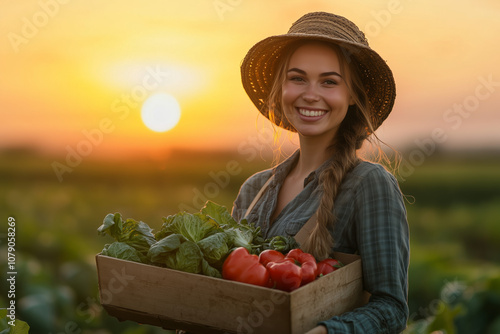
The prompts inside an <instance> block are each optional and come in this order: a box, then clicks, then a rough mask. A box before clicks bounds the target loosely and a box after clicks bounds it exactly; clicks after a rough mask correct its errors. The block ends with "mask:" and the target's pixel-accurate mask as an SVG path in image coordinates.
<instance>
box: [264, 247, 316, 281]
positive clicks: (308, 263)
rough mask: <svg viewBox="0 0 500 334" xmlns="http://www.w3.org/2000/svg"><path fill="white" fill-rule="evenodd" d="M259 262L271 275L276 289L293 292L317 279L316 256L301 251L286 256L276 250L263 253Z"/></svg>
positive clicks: (294, 251) (291, 252)
mask: <svg viewBox="0 0 500 334" xmlns="http://www.w3.org/2000/svg"><path fill="white" fill-rule="evenodd" d="M259 260H260V262H261V263H262V264H264V265H265V266H266V268H267V270H268V271H269V274H270V275H271V280H272V281H273V282H274V284H275V287H276V288H277V289H280V290H284V291H293V290H295V289H298V288H299V287H301V286H302V285H305V284H307V283H310V282H312V281H314V280H315V279H316V276H317V265H316V259H315V258H314V256H312V255H311V254H308V253H304V252H303V251H302V250H301V249H298V248H297V249H292V250H291V251H290V252H288V254H287V255H286V256H284V255H283V254H281V253H280V252H277V251H274V250H266V251H264V252H262V253H261V255H260V256H259Z"/></svg>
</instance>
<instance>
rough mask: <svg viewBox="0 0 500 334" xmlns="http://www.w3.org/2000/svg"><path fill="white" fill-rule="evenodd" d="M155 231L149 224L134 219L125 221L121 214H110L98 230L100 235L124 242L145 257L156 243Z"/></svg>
mask: <svg viewBox="0 0 500 334" xmlns="http://www.w3.org/2000/svg"><path fill="white" fill-rule="evenodd" d="M152 231H153V230H152V229H151V228H150V227H149V226H148V224H146V223H144V222H142V221H135V220H133V219H130V218H129V219H126V220H123V218H122V216H121V214H119V213H115V214H112V213H110V214H108V215H107V216H106V217H105V218H104V221H103V223H102V225H101V226H100V227H99V228H98V229H97V233H98V234H99V235H110V236H111V237H113V238H114V239H115V240H116V241H118V242H124V243H126V244H127V245H129V246H131V247H133V248H135V249H136V250H137V251H139V252H140V253H141V254H143V255H144V256H145V255H146V254H147V253H148V251H149V248H150V247H151V245H153V244H154V243H155V242H156V239H155V236H154V234H153V232H152Z"/></svg>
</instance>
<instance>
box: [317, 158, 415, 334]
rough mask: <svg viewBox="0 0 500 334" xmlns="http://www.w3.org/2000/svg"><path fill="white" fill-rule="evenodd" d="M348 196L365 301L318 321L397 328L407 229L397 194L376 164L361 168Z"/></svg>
mask: <svg viewBox="0 0 500 334" xmlns="http://www.w3.org/2000/svg"><path fill="white" fill-rule="evenodd" d="M355 192H356V195H355V198H354V205H355V210H354V212H355V213H354V216H353V221H352V223H353V224H355V229H356V241H357V245H358V252H359V255H360V256H361V260H362V266H363V283H364V288H365V290H366V291H368V292H369V293H371V297H370V300H369V302H368V303H367V304H366V305H365V306H362V307H359V308H357V309H355V310H353V311H351V312H347V313H344V314H343V315H341V316H336V317H333V318H331V319H329V320H327V321H323V322H321V323H320V324H321V325H324V326H325V327H327V328H328V332H329V333H365V334H369V333H400V332H402V331H403V330H404V329H405V327H406V322H407V319H408V303H407V293H408V292H407V275H408V265H409V247H410V246H409V230H408V223H407V218H406V209H405V206H404V201H403V196H402V194H401V191H400V189H399V186H398V183H397V181H396V179H395V178H394V176H392V175H391V174H389V173H388V172H387V171H386V170H385V169H383V168H382V167H380V168H376V169H372V170H371V171H370V172H369V173H368V174H366V175H365V176H364V177H363V179H362V180H361V182H360V183H359V185H358V187H356V190H355Z"/></svg>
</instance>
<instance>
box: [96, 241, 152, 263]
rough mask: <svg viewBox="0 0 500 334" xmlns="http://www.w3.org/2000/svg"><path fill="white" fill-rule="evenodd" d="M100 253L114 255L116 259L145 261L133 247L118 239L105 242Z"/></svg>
mask: <svg viewBox="0 0 500 334" xmlns="http://www.w3.org/2000/svg"><path fill="white" fill-rule="evenodd" d="M102 255H107V256H112V257H116V258H117V259H122V260H128V261H134V262H146V261H147V258H146V257H145V256H144V255H142V254H141V253H139V251H138V250H137V249H135V248H134V247H132V246H130V245H128V244H126V243H124V242H120V241H115V242H113V243H112V244H107V245H106V246H104V249H103V250H102Z"/></svg>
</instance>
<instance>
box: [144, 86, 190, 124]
mask: <svg viewBox="0 0 500 334" xmlns="http://www.w3.org/2000/svg"><path fill="white" fill-rule="evenodd" d="M141 117H142V121H143V122H144V124H145V125H146V126H147V127H148V128H149V129H151V130H153V131H156V132H165V131H168V130H171V129H172V128H174V127H175V126H176V125H177V123H178V122H179V119H180V118H181V107H180V106H179V103H178V102H177V100H176V99H175V97H173V96H172V95H169V94H165V93H157V94H154V95H151V96H150V97H148V98H147V99H146V101H144V104H143V105H142V109H141Z"/></svg>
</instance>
